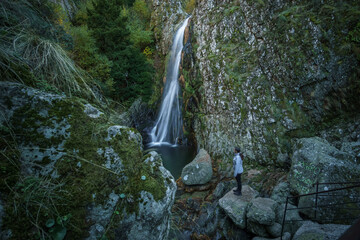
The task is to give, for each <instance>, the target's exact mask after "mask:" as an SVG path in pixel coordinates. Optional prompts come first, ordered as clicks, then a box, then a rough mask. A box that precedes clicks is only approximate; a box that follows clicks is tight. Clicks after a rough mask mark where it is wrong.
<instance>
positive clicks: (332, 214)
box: [288, 137, 360, 220]
mask: <svg viewBox="0 0 360 240" xmlns="http://www.w3.org/2000/svg"><path fill="white" fill-rule="evenodd" d="M359 172H360V164H357V163H356V159H355V156H353V155H350V154H348V153H346V152H342V151H340V150H338V149H337V148H335V147H333V146H331V145H330V144H329V143H328V142H327V141H326V140H324V139H321V138H317V137H315V138H303V139H299V140H298V142H297V144H296V146H295V148H294V154H293V156H292V166H291V169H290V173H289V177H288V180H289V182H290V186H291V188H292V189H293V190H294V191H295V192H296V193H297V194H306V193H311V192H315V190H316V189H315V185H314V184H315V183H316V182H320V183H321V182H323V183H339V182H353V181H354V180H356V179H357V178H358V177H359ZM337 187H342V185H320V186H319V191H324V190H330V189H333V188H337ZM341 193H342V194H343V195H344V196H346V197H341V196H333V197H321V198H319V199H318V204H319V205H328V204H336V203H339V202H340V203H341V202H344V201H348V202H352V199H353V198H356V197H358V196H359V194H360V193H359V190H357V189H350V190H348V191H346V190H344V191H342V192H341ZM338 195H341V194H338ZM314 204H315V195H312V196H308V197H301V198H300V200H299V207H314V206H315V205H314ZM352 207H353V208H358V209H360V205H359V204H356V203H354V204H352ZM301 212H302V213H304V214H307V215H309V216H311V217H313V216H314V211H313V210H312V209H303V210H302V211H301ZM344 215H346V216H348V217H351V216H354V217H355V215H354V212H353V211H346V210H345V211H344V210H341V211H339V210H336V208H321V209H320V210H319V211H318V215H317V217H318V218H319V219H330V220H331V219H333V220H334V219H336V218H338V217H344Z"/></svg>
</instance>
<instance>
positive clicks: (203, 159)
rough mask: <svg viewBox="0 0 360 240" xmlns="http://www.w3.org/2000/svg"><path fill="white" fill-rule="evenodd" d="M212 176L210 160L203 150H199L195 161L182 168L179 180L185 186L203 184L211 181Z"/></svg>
mask: <svg viewBox="0 0 360 240" xmlns="http://www.w3.org/2000/svg"><path fill="white" fill-rule="evenodd" d="M212 174H213V171H212V165H211V158H210V156H209V154H208V153H207V152H206V151H205V150H204V149H200V151H199V153H198V154H197V155H196V157H195V159H194V160H193V161H192V162H191V163H189V164H187V165H186V166H185V167H184V168H183V170H182V172H181V180H182V181H183V183H184V184H186V185H198V184H205V183H207V182H209V181H210V180H211V178H212Z"/></svg>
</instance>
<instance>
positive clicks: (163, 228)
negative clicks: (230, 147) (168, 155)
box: [0, 82, 176, 239]
mask: <svg viewBox="0 0 360 240" xmlns="http://www.w3.org/2000/svg"><path fill="white" fill-rule="evenodd" d="M0 96H1V97H0V109H1V113H2V114H1V116H0V125H1V128H0V130H1V135H2V139H1V140H2V141H1V145H0V146H1V151H2V152H1V153H3V154H2V155H3V156H5V159H4V160H2V162H1V170H2V174H4V178H5V179H6V180H5V181H3V182H1V185H0V190H1V198H2V200H3V202H4V209H5V216H4V218H3V229H5V230H10V231H11V236H12V238H14V239H38V238H39V237H49V236H51V237H53V238H55V237H59V238H56V239H63V238H64V239H100V238H101V239H166V237H167V234H168V231H169V221H170V215H171V212H170V209H171V207H172V204H173V200H174V194H175V191H176V184H175V181H174V178H173V177H172V176H171V174H170V173H169V172H168V171H167V170H166V169H165V168H164V167H163V166H162V160H161V158H160V157H159V156H158V155H157V154H156V153H154V152H152V153H150V154H147V155H145V156H144V154H143V149H142V148H143V147H142V138H141V135H140V134H139V133H138V132H137V131H136V130H135V129H131V128H128V127H124V126H119V125H113V123H112V122H111V121H109V117H110V116H109V114H107V111H106V109H100V108H99V107H97V106H96V105H95V104H90V103H88V102H86V101H84V100H82V99H79V98H76V97H72V98H68V97H65V96H63V95H56V94H50V93H45V92H41V91H38V90H35V89H32V88H28V87H24V86H23V85H20V84H15V83H9V82H0ZM9 149H13V151H9ZM12 152H14V153H16V152H17V153H18V154H17V155H16V154H12ZM12 166H15V167H12ZM61 237H62V238H61Z"/></svg>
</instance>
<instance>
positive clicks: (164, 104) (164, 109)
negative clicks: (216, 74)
mask: <svg viewBox="0 0 360 240" xmlns="http://www.w3.org/2000/svg"><path fill="white" fill-rule="evenodd" d="M189 18H190V17H188V18H187V19H185V21H184V22H183V23H182V24H181V26H180V28H179V29H178V30H177V31H176V33H175V37H174V40H173V44H172V46H171V52H170V60H169V63H168V67H167V73H166V83H165V88H164V91H163V95H162V101H161V107H160V111H159V115H158V117H157V119H156V122H155V126H154V127H153V129H152V130H151V133H150V136H151V141H152V142H151V143H150V145H162V144H167V145H174V146H176V145H177V143H178V142H179V140H180V139H182V137H183V129H182V127H183V126H182V125H183V122H182V116H181V101H180V99H179V98H180V97H181V89H180V86H179V81H178V78H179V67H180V61H181V52H182V49H183V47H184V45H183V38H184V30H185V28H186V26H187V24H188V20H189Z"/></svg>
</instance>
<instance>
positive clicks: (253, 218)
mask: <svg viewBox="0 0 360 240" xmlns="http://www.w3.org/2000/svg"><path fill="white" fill-rule="evenodd" d="M277 205H278V204H277V203H276V202H275V201H274V200H272V199H270V198H260V197H259V198H255V199H253V200H252V201H251V202H250V204H249V206H248V210H247V214H246V217H247V229H248V230H249V231H250V232H252V233H254V234H255V235H258V236H262V237H267V236H269V233H268V230H267V229H266V227H268V226H272V225H274V224H275V219H276V208H277Z"/></svg>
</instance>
